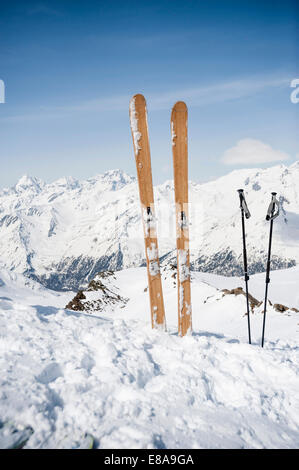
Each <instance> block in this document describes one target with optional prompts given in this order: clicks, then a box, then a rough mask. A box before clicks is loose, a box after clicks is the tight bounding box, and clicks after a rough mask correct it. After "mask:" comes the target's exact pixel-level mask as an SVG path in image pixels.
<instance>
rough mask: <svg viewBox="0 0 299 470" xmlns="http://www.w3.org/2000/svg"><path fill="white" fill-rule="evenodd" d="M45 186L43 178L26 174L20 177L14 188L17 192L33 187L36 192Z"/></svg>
mask: <svg viewBox="0 0 299 470" xmlns="http://www.w3.org/2000/svg"><path fill="white" fill-rule="evenodd" d="M43 186H44V182H43V181H42V180H40V179H39V178H36V177H35V176H29V175H27V174H25V175H23V176H22V177H21V178H20V179H19V181H18V182H17V184H16V185H15V187H14V189H15V190H16V191H17V192H22V191H26V190H27V189H32V190H34V191H35V192H40V191H41V190H42V187H43Z"/></svg>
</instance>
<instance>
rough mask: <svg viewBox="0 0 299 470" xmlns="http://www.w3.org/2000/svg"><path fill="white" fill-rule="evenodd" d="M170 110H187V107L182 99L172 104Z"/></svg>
mask: <svg viewBox="0 0 299 470" xmlns="http://www.w3.org/2000/svg"><path fill="white" fill-rule="evenodd" d="M172 111H179V112H187V111H188V108H187V105H186V103H184V101H177V102H176V103H175V105H174V106H173V108H172Z"/></svg>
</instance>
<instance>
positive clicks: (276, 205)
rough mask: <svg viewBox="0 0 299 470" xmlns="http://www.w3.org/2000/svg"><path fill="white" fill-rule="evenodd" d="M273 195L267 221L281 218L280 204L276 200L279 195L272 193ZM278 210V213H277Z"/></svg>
mask: <svg viewBox="0 0 299 470" xmlns="http://www.w3.org/2000/svg"><path fill="white" fill-rule="evenodd" d="M271 194H272V200H271V202H270V205H269V207H268V212H267V215H266V220H274V219H276V217H278V216H279V202H278V200H277V199H276V195H277V193H274V192H273V193H271ZM275 208H276V212H275Z"/></svg>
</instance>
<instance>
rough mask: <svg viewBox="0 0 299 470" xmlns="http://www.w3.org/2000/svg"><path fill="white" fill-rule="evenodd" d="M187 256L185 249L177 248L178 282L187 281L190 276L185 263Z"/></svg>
mask: <svg viewBox="0 0 299 470" xmlns="http://www.w3.org/2000/svg"><path fill="white" fill-rule="evenodd" d="M187 257H188V251H187V250H178V268H179V279H180V282H184V281H187V280H188V279H189V278H190V269H189V266H188V264H187Z"/></svg>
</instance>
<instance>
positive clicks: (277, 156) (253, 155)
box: [221, 139, 290, 165]
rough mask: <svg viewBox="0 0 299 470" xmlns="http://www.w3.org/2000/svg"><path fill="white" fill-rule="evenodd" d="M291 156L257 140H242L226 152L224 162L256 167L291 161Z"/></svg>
mask: <svg viewBox="0 0 299 470" xmlns="http://www.w3.org/2000/svg"><path fill="white" fill-rule="evenodd" d="M289 158H290V157H289V155H288V154H286V153H285V152H281V151H280V150H275V149H273V148H272V147H271V146H270V145H268V144H265V143H264V142H261V141H260V140H256V139H242V140H239V142H237V144H236V145H235V146H234V147H232V148H230V149H228V150H226V151H225V152H224V155H223V157H222V159H221V160H222V162H223V163H225V164H226V165H255V164H257V163H271V162H275V161H284V160H289Z"/></svg>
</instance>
